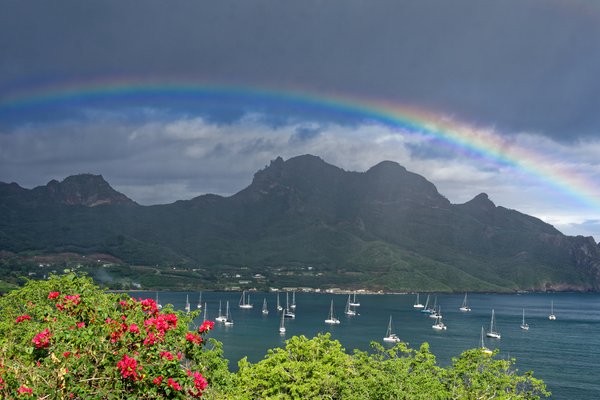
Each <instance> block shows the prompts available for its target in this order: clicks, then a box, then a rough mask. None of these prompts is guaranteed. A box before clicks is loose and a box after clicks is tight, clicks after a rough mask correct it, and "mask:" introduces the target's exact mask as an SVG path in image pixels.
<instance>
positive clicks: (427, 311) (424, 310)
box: [421, 295, 431, 314]
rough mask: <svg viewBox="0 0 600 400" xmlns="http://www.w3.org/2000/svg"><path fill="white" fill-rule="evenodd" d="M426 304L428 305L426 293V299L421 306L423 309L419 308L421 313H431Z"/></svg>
mask: <svg viewBox="0 0 600 400" xmlns="http://www.w3.org/2000/svg"><path fill="white" fill-rule="evenodd" d="M428 305H429V295H427V300H426V301H425V305H424V306H423V309H422V310H421V312H422V313H424V314H431V310H430V309H429V308H427V306H428Z"/></svg>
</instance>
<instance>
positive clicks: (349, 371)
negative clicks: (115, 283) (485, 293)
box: [0, 275, 549, 400]
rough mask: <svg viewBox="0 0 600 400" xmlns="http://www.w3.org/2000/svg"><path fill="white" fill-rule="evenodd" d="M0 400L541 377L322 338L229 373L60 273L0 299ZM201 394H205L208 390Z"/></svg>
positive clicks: (531, 384)
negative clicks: (350, 347) (347, 346)
mask: <svg viewBox="0 0 600 400" xmlns="http://www.w3.org/2000/svg"><path fill="white" fill-rule="evenodd" d="M0 315H1V317H0V398H27V397H31V398H39V399H65V398H76V399H90V398H94V399H157V398H174V399H176V398H179V399H184V398H193V397H200V396H203V397H205V398H208V399H236V400H242V399H314V398H321V399H361V400H362V399H427V400H431V399H539V398H541V397H545V396H548V395H549V393H548V392H547V391H546V387H545V385H544V383H543V382H542V381H541V380H538V379H535V378H534V377H533V376H532V374H531V373H529V372H527V373H525V374H523V375H520V374H518V371H516V370H515V368H514V360H498V359H495V358H494V357H493V356H489V355H486V354H485V353H483V352H481V351H480V350H479V349H474V350H468V351H466V352H464V353H463V354H461V355H460V357H458V358H456V359H454V360H453V363H452V365H451V366H449V367H447V368H442V367H439V366H438V365H437V364H436V360H435V356H434V355H433V354H432V353H431V352H430V351H429V346H428V345H427V344H426V343H425V344H423V345H422V346H421V348H420V349H419V350H413V349H409V348H408V347H407V346H406V344H404V343H398V344H397V345H396V346H394V347H393V348H391V349H386V348H384V347H383V346H381V345H380V344H377V343H373V345H372V347H373V351H371V352H361V351H355V352H354V354H347V353H346V352H345V351H344V349H343V348H342V346H341V344H340V343H339V342H338V341H336V340H331V338H330V336H329V334H326V335H319V336H317V337H315V338H313V339H307V338H306V337H304V336H298V337H292V338H290V339H289V340H288V341H287V344H286V347H285V348H276V349H272V350H269V352H268V354H267V356H266V357H265V359H264V360H262V361H260V362H258V363H255V364H251V363H249V362H248V361H247V360H246V359H243V360H241V361H240V362H239V371H238V372H237V373H230V372H229V371H228V369H227V360H225V359H224V358H223V352H222V349H221V344H220V343H218V342H217V341H215V340H214V339H210V341H209V343H211V344H212V348H211V349H207V347H205V344H206V342H205V338H204V336H205V334H206V332H207V331H208V330H210V328H212V323H210V322H205V323H203V324H202V325H201V326H200V327H199V328H198V329H193V330H192V331H190V330H189V326H190V325H191V323H192V321H193V318H194V316H195V315H196V314H195V313H191V314H190V315H187V314H184V313H180V312H175V311H173V310H172V309H171V308H166V309H164V310H158V309H157V308H156V304H155V303H154V301H153V300H151V299H146V300H137V301H136V300H134V299H132V298H131V297H129V296H127V295H125V294H107V293H104V292H103V291H102V290H100V289H99V288H98V287H96V286H94V285H93V284H92V282H91V280H90V279H88V278H82V277H76V276H74V275H67V276H64V277H56V276H53V277H51V278H50V280H48V281H31V282H28V283H27V285H26V286H25V287H24V288H22V289H19V290H15V291H13V292H11V293H9V294H8V295H6V296H4V297H2V298H0ZM207 385H208V386H207Z"/></svg>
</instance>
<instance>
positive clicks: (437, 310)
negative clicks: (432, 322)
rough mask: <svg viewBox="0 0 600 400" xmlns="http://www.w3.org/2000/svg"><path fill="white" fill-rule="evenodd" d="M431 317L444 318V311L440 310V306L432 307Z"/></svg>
mask: <svg viewBox="0 0 600 400" xmlns="http://www.w3.org/2000/svg"><path fill="white" fill-rule="evenodd" d="M429 318H440V319H441V318H442V313H441V312H440V306H437V307H436V308H432V309H431V314H429Z"/></svg>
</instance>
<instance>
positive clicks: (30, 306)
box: [0, 275, 226, 399]
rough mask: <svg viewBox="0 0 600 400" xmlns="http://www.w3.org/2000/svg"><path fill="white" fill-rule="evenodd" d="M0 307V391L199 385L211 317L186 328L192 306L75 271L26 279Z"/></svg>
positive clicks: (175, 394) (199, 388)
mask: <svg viewBox="0 0 600 400" xmlns="http://www.w3.org/2000/svg"><path fill="white" fill-rule="evenodd" d="M0 313H1V317H0V397H2V398H26V397H35V398H45V399H68V398H76V399H90V398H95V399H108V398H111V399H115V398H117V399H118V398H122V399H155V398H168V399H183V398H186V399H187V398H194V397H200V396H202V394H203V393H204V392H205V390H206V388H207V385H208V382H207V380H206V378H205V376H208V375H210V373H211V371H210V370H209V368H207V367H206V366H205V365H203V360H205V359H208V360H210V357H208V358H207V356H206V354H205V351H204V350H203V347H204V340H205V338H204V337H205V335H206V334H207V332H208V331H210V329H211V328H212V322H209V321H207V322H205V323H203V325H202V326H201V327H200V328H199V329H196V330H193V331H190V329H189V326H190V324H191V322H192V318H193V317H194V316H195V315H196V314H194V313H192V314H190V315H187V314H184V313H181V312H176V311H174V310H173V309H172V308H170V307H167V308H165V309H163V310H160V311H159V310H158V309H157V307H156V304H155V302H154V300H152V299H144V300H141V299H139V300H135V299H133V298H131V297H130V296H128V295H126V294H110V293H104V292H103V291H102V290H100V289H99V288H98V287H96V286H95V285H94V284H93V283H92V281H91V280H90V279H89V278H87V277H78V276H75V275H66V276H63V277H57V276H52V277H50V279H49V280H47V281H30V282H28V283H27V284H26V285H25V287H23V288H21V289H19V290H15V291H13V292H11V293H9V294H7V295H5V296H4V297H2V298H0ZM211 363H212V364H213V366H215V368H221V369H222V368H223V365H226V364H223V363H222V362H221V363H219V362H218V361H215V360H214V357H213V360H212V361H211ZM225 368H226V367H225Z"/></svg>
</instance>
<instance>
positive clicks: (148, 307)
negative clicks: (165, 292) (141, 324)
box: [140, 299, 158, 314]
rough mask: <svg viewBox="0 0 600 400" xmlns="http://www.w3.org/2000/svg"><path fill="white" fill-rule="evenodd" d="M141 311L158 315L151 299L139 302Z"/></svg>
mask: <svg viewBox="0 0 600 400" xmlns="http://www.w3.org/2000/svg"><path fill="white" fill-rule="evenodd" d="M140 303H141V305H142V311H144V312H147V313H148V314H156V313H158V307H157V306H156V302H155V301H154V300H152V299H144V300H142V301H141V302H140Z"/></svg>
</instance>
